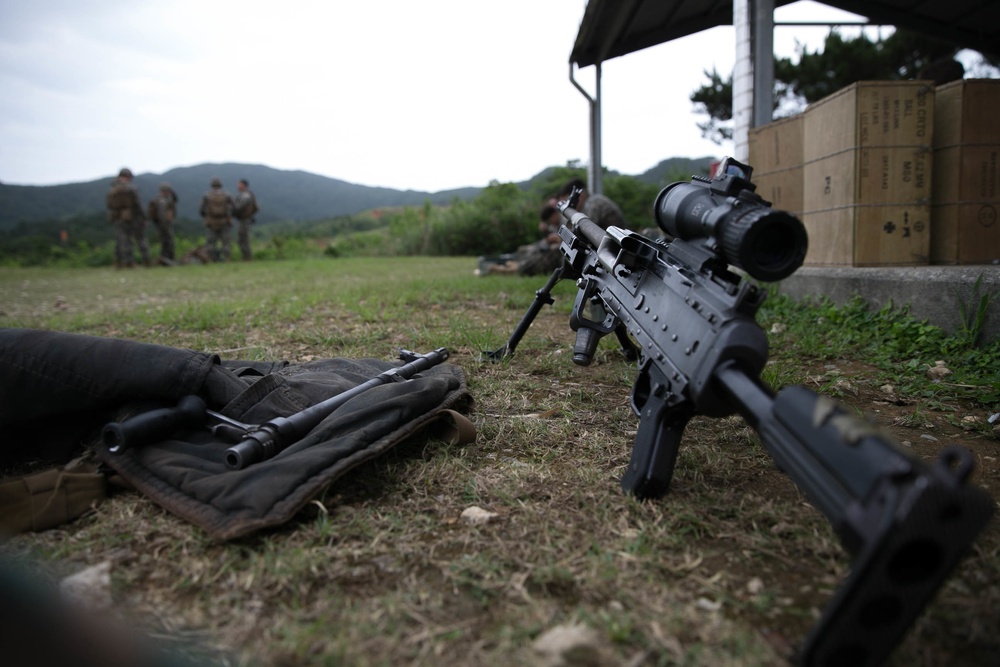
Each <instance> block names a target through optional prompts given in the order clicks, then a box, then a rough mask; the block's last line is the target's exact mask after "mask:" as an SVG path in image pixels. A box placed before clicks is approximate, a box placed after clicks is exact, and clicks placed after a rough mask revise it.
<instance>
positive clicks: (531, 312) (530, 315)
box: [483, 258, 573, 361]
mask: <svg viewBox="0 0 1000 667" xmlns="http://www.w3.org/2000/svg"><path fill="white" fill-rule="evenodd" d="M572 272H573V271H572V268H571V267H570V266H569V264H568V263H567V262H566V259H565V258H563V262H562V264H560V265H559V266H558V267H557V268H556V270H555V271H553V272H552V275H551V276H549V279H548V281H547V282H546V283H545V284H544V285H542V286H541V287H540V288H539V289H538V290H537V291H536V292H535V299H534V301H532V302H531V305H530V306H528V310H527V311H526V312H525V313H524V317H522V318H521V321H520V322H518V323H517V326H516V327H515V328H514V332H513V333H511V335H510V338H508V339H507V342H506V343H504V345H503V347H500V348H497V349H496V350H493V351H492V352H491V351H489V350H483V354H484V355H486V358H487V359H489V360H490V361H503V360H504V359H506V358H507V357H509V356H511V355H513V354H514V348H516V347H517V344H518V343H520V342H521V339H522V338H524V334H526V333H527V332H528V327H530V326H531V323H532V322H534V321H535V316H536V315H538V313H539V312H540V311H541V310H542V307H543V306H551V305H552V304H553V303H555V299H553V298H552V288H553V287H555V286H556V283H558V282H559V281H560V280H562V279H563V278H568V277H570V276H569V275H567V274H571V273H572Z"/></svg>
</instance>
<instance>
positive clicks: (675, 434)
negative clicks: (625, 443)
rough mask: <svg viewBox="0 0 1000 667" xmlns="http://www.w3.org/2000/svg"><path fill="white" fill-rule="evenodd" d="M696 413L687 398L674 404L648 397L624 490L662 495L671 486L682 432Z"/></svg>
mask: <svg viewBox="0 0 1000 667" xmlns="http://www.w3.org/2000/svg"><path fill="white" fill-rule="evenodd" d="M693 415H694V409H693V407H692V406H691V405H690V403H688V402H686V401H685V402H682V403H680V404H678V405H675V406H672V407H667V404H666V401H665V400H663V399H661V398H658V397H654V398H650V399H649V400H647V401H646V403H645V405H644V406H643V408H642V410H641V412H640V414H639V431H638V432H637V433H636V436H635V445H633V447H632V459H631V460H630V461H629V464H628V469H627V470H626V471H625V474H624V475H623V476H622V490H623V491H624V492H625V493H628V494H631V495H633V496H635V497H636V498H639V499H640V500H645V499H647V498H659V497H660V496H662V495H663V494H665V493H666V492H667V491H668V490H669V489H670V480H671V478H672V477H673V476H674V464H675V463H676V461H677V450H678V449H679V447H680V444H681V436H682V435H683V434H684V427H686V426H687V423H688V421H690V420H691V417H692V416H693Z"/></svg>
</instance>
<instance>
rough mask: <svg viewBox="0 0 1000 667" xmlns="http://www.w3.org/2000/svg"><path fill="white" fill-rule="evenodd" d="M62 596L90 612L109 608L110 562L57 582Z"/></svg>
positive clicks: (110, 601)
mask: <svg viewBox="0 0 1000 667" xmlns="http://www.w3.org/2000/svg"><path fill="white" fill-rule="evenodd" d="M59 592H60V593H61V594H62V596H63V597H64V598H65V599H67V600H70V601H72V602H73V603H75V604H78V605H80V606H81V607H83V608H85V609H88V610H91V611H105V610H107V609H110V608H111V604H112V600H111V561H107V560H106V561H103V562H101V563H98V564H97V565H94V566H93V567H88V568H87V569H85V570H81V571H79V572H77V573H76V574H71V575H70V576H68V577H66V578H65V579H63V580H62V581H61V582H59Z"/></svg>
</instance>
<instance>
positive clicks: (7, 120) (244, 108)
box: [0, 0, 851, 191]
mask: <svg viewBox="0 0 1000 667" xmlns="http://www.w3.org/2000/svg"><path fill="white" fill-rule="evenodd" d="M585 7H586V0H505V1H504V2H495V1H490V2H486V1H485V0H423V1H416V0H365V1H363V2H358V1H352V2H348V1H346V0H285V1H284V2H274V1H273V0H260V1H257V2H254V1H243V2H239V1H229V0H213V1H209V0H170V1H169V2H164V1H163V0H157V1H156V2H153V1H152V0H127V1H125V0H0V90H2V91H3V93H2V95H0V181H2V182H4V183H9V184H23V185H51V184H56V183H69V182H79V181H89V180H93V179H97V178H106V177H109V176H112V175H114V174H116V173H117V171H118V169H119V168H120V167H122V166H128V167H131V168H132V170H133V171H135V172H136V173H145V172H153V173H162V172H164V171H167V170H169V169H171V168H174V167H182V166H190V165H195V164H201V163H204V162H244V163H253V164H264V165H267V166H270V167H275V168H278V169H302V170H305V171H310V172H313V173H317V174H322V175H324V176H329V177H332V178H338V179H342V180H345V181H350V182H353V183H360V184H364V185H373V186H386V187H391V188H398V189H415V190H427V191H438V190H444V189H451V188H457V187H463V186H482V185H486V184H487V183H488V182H489V181H490V180H493V179H496V180H499V181H520V180H524V179H527V178H530V177H531V176H533V175H534V174H536V173H537V172H539V171H540V170H542V169H544V168H545V167H548V166H552V165H563V164H566V162H567V161H569V160H574V159H578V160H581V161H582V162H586V160H587V158H588V152H589V147H588V114H589V109H588V106H587V102H586V100H585V99H584V98H583V96H582V95H581V94H580V92H579V91H577V90H576V89H575V88H574V87H573V85H572V84H571V83H570V81H569V71H570V70H569V54H570V51H571V50H572V47H573V43H574V41H575V38H576V33H577V30H578V29H579V26H580V21H581V19H582V18H583V13H584V9H585ZM844 17H846V18H851V15H849V14H845V13H843V12H839V11H836V10H832V9H829V8H826V7H824V6H822V5H819V4H818V3H813V2H799V3H796V4H794V5H791V6H789V7H785V8H782V9H779V10H778V11H777V12H776V19H777V20H784V21H788V20H793V19H794V20H806V19H810V20H818V19H824V20H832V19H838V18H844ZM826 32H827V29H826V28H801V27H799V28H778V29H777V31H776V34H775V51H776V53H777V54H778V55H781V56H792V55H793V54H794V53H795V44H796V41H800V42H805V43H806V44H808V45H810V46H811V48H812V49H813V50H815V46H816V45H818V44H820V43H821V42H822V39H823V37H824V36H825V34H826ZM733 61H734V36H733V29H732V28H731V27H720V28H715V29H712V30H708V31H705V32H702V33H699V34H697V35H692V36H690V37H687V38H683V39H680V40H676V41H674V42H670V43H667V44H663V45H660V46H656V47H652V48H649V49H646V50H644V51H641V52H638V53H634V54H630V55H627V56H623V57H620V58H615V59H613V60H610V61H608V62H606V63H605V64H604V66H603V77H602V93H603V101H604V106H603V126H602V128H603V135H604V142H603V158H604V159H603V162H604V164H605V166H607V167H609V168H611V169H614V170H617V171H620V172H622V173H627V174H635V173H641V172H643V171H645V170H647V169H649V168H650V167H652V166H654V165H656V164H657V163H658V162H659V161H660V160H662V159H664V158H668V157H675V156H677V157H702V156H706V155H724V154H727V153H728V152H730V151H731V149H732V147H731V146H726V145H723V146H718V145H715V144H713V143H711V142H709V141H707V140H705V139H702V138H701V136H700V132H699V130H698V128H697V126H696V123H697V122H698V121H699V120H702V118H700V117H699V116H697V115H696V114H695V113H694V111H693V105H692V104H691V101H690V99H689V98H690V95H691V93H692V91H694V90H695V89H696V88H698V87H699V86H700V85H702V84H703V83H705V81H706V79H705V76H704V74H703V72H704V70H710V69H711V68H713V67H715V68H717V69H718V70H719V72H720V73H724V74H726V75H728V74H729V73H730V72H731V71H732V67H733ZM576 77H577V80H578V81H579V82H580V83H581V84H582V85H583V86H584V87H585V88H587V89H588V90H590V91H593V89H594V68H593V67H587V68H584V69H582V70H577V73H576Z"/></svg>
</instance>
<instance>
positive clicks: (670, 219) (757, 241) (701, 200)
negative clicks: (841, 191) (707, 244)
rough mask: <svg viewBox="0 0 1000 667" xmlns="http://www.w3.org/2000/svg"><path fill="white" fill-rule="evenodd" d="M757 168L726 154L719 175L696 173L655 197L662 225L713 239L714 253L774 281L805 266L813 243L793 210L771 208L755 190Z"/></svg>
mask: <svg viewBox="0 0 1000 667" xmlns="http://www.w3.org/2000/svg"><path fill="white" fill-rule="evenodd" d="M752 173H753V169H752V168H751V167H749V166H748V165H744V164H741V163H739V162H736V161H735V160H733V159H732V158H726V160H725V161H724V162H723V163H722V166H721V167H720V169H719V176H716V177H715V178H712V179H708V178H704V177H701V176H695V177H693V178H692V179H691V182H690V183H686V182H683V181H682V182H678V183H672V184H670V185H668V186H667V187H665V188H664V189H663V190H662V191H661V192H660V194H658V195H657V196H656V202H655V204H654V211H655V214H656V224H658V225H659V226H660V229H662V230H663V231H665V232H666V233H668V234H670V235H671V236H674V237H677V238H679V239H682V240H685V241H691V240H696V239H701V238H713V239H715V241H716V243H715V244H714V245H715V246H716V247H715V248H714V250H715V252H716V253H717V254H719V255H720V256H721V258H722V259H723V260H725V261H726V262H727V263H729V264H732V265H733V266H735V267H737V268H740V269H743V270H744V271H746V272H747V273H748V274H750V276H751V277H753V278H756V279H757V280H762V281H764V282H775V281H778V280H782V279H784V278H787V277H788V276H790V275H792V274H793V273H794V272H795V270H796V269H798V268H799V267H800V266H802V262H803V260H804V259H805V256H806V250H807V248H808V246H809V238H808V236H807V235H806V229H805V226H804V225H803V224H802V221H800V220H799V219H798V218H796V217H795V216H794V215H792V214H791V213H787V212H785V211H778V210H775V209H772V208H771V207H770V204H769V203H768V202H766V201H764V199H762V198H761V197H760V196H759V195H757V194H756V193H754V188H755V187H756V186H754V185H753V184H752V183H751V182H750V180H749V179H750V174H752Z"/></svg>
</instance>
